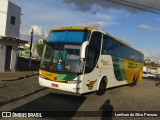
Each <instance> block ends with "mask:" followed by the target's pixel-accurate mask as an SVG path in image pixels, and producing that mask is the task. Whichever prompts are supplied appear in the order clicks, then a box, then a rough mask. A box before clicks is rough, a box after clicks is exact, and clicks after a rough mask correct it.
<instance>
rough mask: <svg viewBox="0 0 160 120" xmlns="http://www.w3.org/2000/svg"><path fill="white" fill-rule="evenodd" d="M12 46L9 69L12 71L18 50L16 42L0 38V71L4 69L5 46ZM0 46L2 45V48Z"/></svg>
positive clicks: (14, 67)
mask: <svg viewBox="0 0 160 120" xmlns="http://www.w3.org/2000/svg"><path fill="white" fill-rule="evenodd" d="M7 45H8V46H12V52H11V64H10V69H11V70H12V71H14V70H15V69H16V63H17V52H18V42H16V41H14V40H10V39H8V40H6V39H5V40H4V39H3V40H0V55H2V57H0V71H1V72H3V71H5V59H6V46H7ZM1 46H3V49H1Z"/></svg>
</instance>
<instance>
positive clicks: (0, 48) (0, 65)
mask: <svg viewBox="0 0 160 120" xmlns="http://www.w3.org/2000/svg"><path fill="white" fill-rule="evenodd" d="M0 55H1V57H0V71H4V67H5V57H6V46H5V45H4V44H3V43H2V42H1V41H0Z"/></svg>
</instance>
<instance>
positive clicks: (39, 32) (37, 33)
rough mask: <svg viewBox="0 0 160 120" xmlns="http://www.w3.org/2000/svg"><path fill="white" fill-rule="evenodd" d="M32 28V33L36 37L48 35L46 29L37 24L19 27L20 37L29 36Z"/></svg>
mask: <svg viewBox="0 0 160 120" xmlns="http://www.w3.org/2000/svg"><path fill="white" fill-rule="evenodd" d="M32 29H33V35H34V36H38V37H43V36H44V37H46V36H47V35H48V33H47V31H46V30H44V29H43V28H41V27H40V26H38V25H32V26H31V27H30V28H26V29H20V35H21V37H29V36H30V35H31V31H32Z"/></svg>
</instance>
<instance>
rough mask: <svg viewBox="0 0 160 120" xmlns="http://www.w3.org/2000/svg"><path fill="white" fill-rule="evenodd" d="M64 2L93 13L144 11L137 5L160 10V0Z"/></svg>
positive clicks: (72, 0) (76, 0) (80, 0)
mask: <svg viewBox="0 0 160 120" xmlns="http://www.w3.org/2000/svg"><path fill="white" fill-rule="evenodd" d="M62 3H63V4H66V5H69V6H70V7H71V8H73V9H75V10H78V11H81V12H91V13H93V14H96V13H97V11H99V10H100V9H117V10H120V9H121V10H125V11H128V12H131V13H137V12H142V11H141V10H140V9H139V10H138V9H135V7H138V8H142V9H147V10H151V11H157V12H160V9H159V8H160V2H159V1H153V0H134V1H133V0H62ZM144 5H145V6H144ZM128 6H132V7H128Z"/></svg>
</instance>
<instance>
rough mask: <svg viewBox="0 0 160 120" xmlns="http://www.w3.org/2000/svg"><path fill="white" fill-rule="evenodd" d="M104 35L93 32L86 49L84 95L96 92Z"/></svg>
mask: <svg viewBox="0 0 160 120" xmlns="http://www.w3.org/2000/svg"><path fill="white" fill-rule="evenodd" d="M101 41H102V33H100V32H93V33H92V36H91V39H90V43H89V45H88V46H87V49H86V59H85V60H86V64H85V71H84V77H83V82H82V84H83V85H82V93H85V92H91V91H95V90H96V89H97V85H98V83H99V79H100V74H101V73H100V69H99V67H98V60H99V56H100V50H101Z"/></svg>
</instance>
